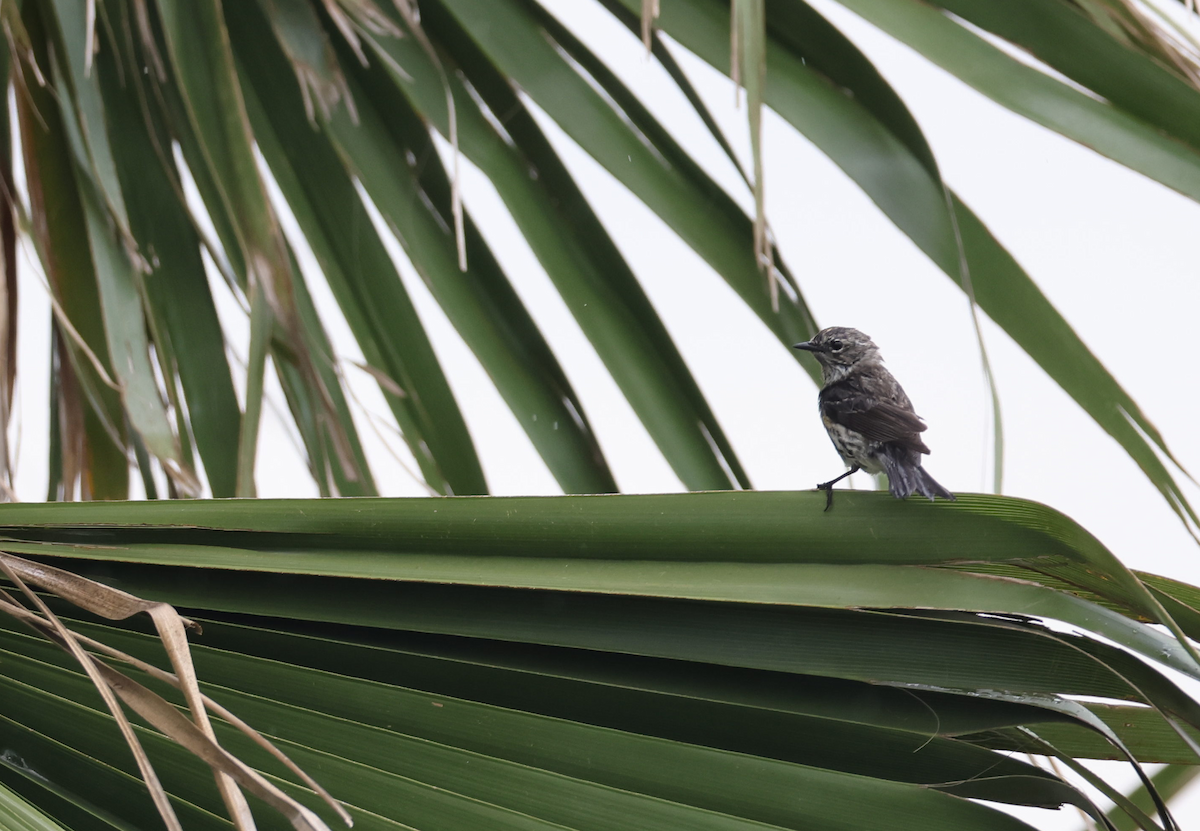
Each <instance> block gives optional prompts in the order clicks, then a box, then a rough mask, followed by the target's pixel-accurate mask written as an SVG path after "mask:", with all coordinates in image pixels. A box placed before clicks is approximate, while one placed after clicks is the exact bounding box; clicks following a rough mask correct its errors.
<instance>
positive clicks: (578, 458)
mask: <svg viewBox="0 0 1200 831" xmlns="http://www.w3.org/2000/svg"><path fill="white" fill-rule="evenodd" d="M359 74H360V76H361V75H363V74H365V73H359ZM372 82H373V83H372ZM366 83H368V84H371V85H372V86H373V87H374V90H373V91H374V95H364V94H363V89H361V88H358V87H357V86H356V87H355V90H356V91H355V100H356V101H357V104H356V112H357V115H358V119H357V123H355V122H354V120H353V119H352V118H351V116H350V114H349V113H348V112H346V111H345V110H340V111H338V112H336V113H334V114H333V116H332V118H331V120H330V121H329V122H328V124H327V125H326V130H327V132H328V134H329V135H330V136H331V138H332V140H333V142H334V144H335V147H336V148H337V149H338V151H339V153H340V154H341V155H342V157H343V158H344V159H345V161H346V165H347V167H348V169H350V170H351V171H352V172H353V173H354V175H355V176H356V178H357V179H358V181H359V182H360V183H361V184H362V186H363V187H364V188H365V189H366V191H367V193H368V194H370V196H371V199H372V201H373V202H374V203H375V205H376V207H377V208H379V210H380V213H381V214H382V215H383V217H384V218H385V219H386V220H387V221H388V223H389V224H390V225H391V227H392V228H393V229H394V230H395V233H396V237H397V239H399V240H400V241H401V243H402V244H403V245H404V246H405V250H406V251H407V253H408V255H409V258H410V259H411V260H412V262H413V265H414V266H415V267H416V268H417V269H418V271H419V272H420V274H421V275H422V277H423V278H424V280H425V282H426V285H428V286H429V288H430V290H431V291H432V293H433V295H434V297H435V298H436V299H437V300H438V302H439V303H440V304H441V306H442V308H443V309H444V310H445V311H446V313H447V315H448V316H449V317H450V320H451V321H452V322H453V323H454V324H455V327H456V328H457V329H458V331H459V334H461V335H462V337H463V339H464V340H465V341H466V343H467V344H468V345H469V346H470V347H471V349H472V350H473V351H474V352H475V355H476V356H477V357H478V358H479V360H480V362H481V364H482V365H483V367H484V369H485V370H487V372H488V374H489V376H490V377H491V378H492V380H493V381H494V382H495V384H496V387H497V389H498V390H499V392H500V394H501V395H502V396H503V397H504V399H505V401H506V402H507V403H508V405H509V408H510V409H511V410H512V411H513V414H514V415H515V416H516V417H517V420H518V422H519V423H520V425H521V427H522V428H523V429H524V430H525V432H526V433H527V434H528V435H529V438H530V440H531V441H532V442H533V445H534V447H535V448H537V450H538V453H539V454H540V455H541V456H542V458H543V459H544V460H545V461H546V464H547V466H548V467H549V469H550V472H551V473H552V474H554V476H555V478H556V480H557V481H558V483H559V485H560V486H561V487H562V489H563V490H564V491H565V492H567V493H606V492H609V493H611V492H614V491H616V490H617V486H616V482H615V481H614V480H613V477H612V473H611V472H610V471H609V469H608V465H607V464H606V463H605V461H604V457H603V454H602V453H601V450H600V446H599V444H598V443H597V440H596V437H595V434H594V433H593V432H592V430H591V426H590V425H589V424H588V422H587V419H586V415H585V414H584V411H583V406H582V404H581V403H580V401H579V399H578V397H577V396H576V395H575V392H574V390H572V389H571V386H570V382H569V381H568V380H567V377H566V375H565V374H564V373H563V371H562V368H561V367H560V366H559V364H558V361H557V359H556V358H555V357H554V355H553V353H552V352H551V351H550V347H549V345H548V344H547V343H546V342H545V340H544V338H543V337H542V335H541V333H540V332H539V331H538V329H537V327H536V325H535V324H534V322H533V319H532V318H531V317H530V316H529V313H528V312H527V311H526V309H525V307H524V305H522V303H521V301H520V298H519V297H518V296H517V294H516V292H515V291H513V288H512V286H511V285H510V283H509V281H508V277H507V276H506V275H505V274H504V272H503V271H502V269H501V268H500V265H499V263H497V262H496V260H495V257H494V256H493V255H492V252H491V250H490V249H489V248H488V247H487V244H486V242H485V241H484V240H483V237H482V236H481V235H480V234H479V231H478V229H477V228H476V227H475V223H474V222H473V221H472V219H471V217H470V215H469V214H468V215H467V216H466V218H465V234H466V251H467V263H468V267H467V271H466V272H460V271H459V270H458V265H457V261H456V257H457V253H456V248H455V240H454V232H453V230H452V227H451V226H452V219H451V185H450V182H449V180H448V179H447V177H446V174H445V171H444V170H443V169H442V166H441V162H440V161H439V159H438V156H437V152H436V148H435V147H434V144H433V141H432V139H431V137H430V135H429V132H428V127H427V126H426V125H425V124H424V123H423V122H422V121H421V120H420V118H419V116H418V115H417V114H416V113H415V112H413V111H412V109H411V107H410V106H409V104H408V101H407V100H406V99H405V98H404V97H403V95H401V94H400V93H399V92H398V91H396V90H394V89H392V90H388V89H381V86H383V85H388V84H389V81H388V78H387V76H386V75H385V74H383V73H382V72H381V71H380V70H376V71H375V72H374V73H371V75H370V77H368V78H366ZM389 93H390V94H389ZM380 98H381V99H382V100H377V99H380ZM381 105H382V106H386V107H387V110H386V112H387V125H385V123H384V121H383V120H382V119H381V117H380V114H379V112H378V110H377V107H380V106H381ZM388 125H390V126H391V127H392V129H393V130H395V131H397V132H402V133H403V138H402V139H401V138H399V137H393V135H390V134H389V132H388V129H387V126H388ZM460 130H461V127H460ZM406 157H407V158H414V159H418V160H420V161H419V163H418V164H417V165H416V166H415V167H413V166H410V165H409V164H408V162H407V161H406Z"/></svg>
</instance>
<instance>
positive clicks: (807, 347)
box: [792, 340, 825, 352]
mask: <svg viewBox="0 0 1200 831" xmlns="http://www.w3.org/2000/svg"><path fill="white" fill-rule="evenodd" d="M792 349H803V350H804V351H805V352H824V351H825V349H824V348H823V347H821V346H819V345H818V344H815V343H813V342H812V341H810V340H806V341H805V342H804V343H796V344H792Z"/></svg>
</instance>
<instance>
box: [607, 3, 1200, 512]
mask: <svg viewBox="0 0 1200 831" xmlns="http://www.w3.org/2000/svg"><path fill="white" fill-rule="evenodd" d="M1037 1H1038V0H1031V2H1037ZM621 2H623V3H625V5H626V6H627V7H632V5H633V3H634V0H621ZM726 14H727V12H726V11H723V8H722V6H721V5H720V4H718V3H716V2H714V0H664V2H663V5H662V15H661V17H660V19H659V21H660V25H661V27H662V29H663V30H664V31H666V32H667V33H668V34H670V35H672V36H673V37H674V38H676V39H677V40H679V41H680V43H682V44H683V45H684V46H686V47H687V48H689V49H691V50H692V51H693V52H695V53H696V54H697V55H698V56H699V57H701V58H702V59H703V60H705V61H707V62H708V63H710V64H712V65H713V66H716V67H718V68H720V67H724V66H726V65H728V59H729V39H728V37H727V31H726V28H725V27H726V25H727V24H726V20H725V17H726ZM768 34H769V35H770V34H771V30H770V29H768ZM802 34H803V30H801V32H799V33H795V32H794V33H793V35H794V36H795V37H799V36H801V35H802ZM798 46H799V44H798V43H797V42H796V41H795V40H793V39H788V40H784V39H777V38H773V37H772V38H769V44H768V53H767V67H768V68H767V73H768V77H769V78H770V79H771V83H770V84H769V85H768V87H767V92H766V95H767V98H766V100H767V103H768V104H769V105H770V106H771V107H772V108H773V109H775V110H776V112H778V113H779V115H781V116H782V117H783V118H785V119H786V120H787V121H788V122H789V123H791V124H792V125H793V126H794V127H795V128H796V129H797V130H799V131H800V132H802V133H803V134H804V135H805V136H807V137H808V138H809V139H810V140H811V141H812V142H813V143H814V144H815V145H816V146H817V147H818V148H820V149H821V151H822V152H824V153H825V154H826V155H828V156H829V157H830V159H831V160H833V162H834V163H835V164H837V165H838V166H839V167H841V168H842V169H843V170H844V171H845V172H846V174H847V175H848V176H850V177H851V178H852V179H853V180H854V181H855V182H856V183H858V185H859V186H860V187H861V188H863V190H864V191H865V192H866V193H867V195H868V196H870V198H871V199H872V200H873V201H874V202H875V203H876V204H877V205H878V206H879V207H880V209H881V210H882V211H883V212H884V213H885V214H886V215H887V216H888V217H889V218H891V219H892V221H893V222H895V223H896V225H897V227H899V228H900V230H902V231H903V232H904V233H905V234H907V235H908V236H909V237H910V238H911V239H912V240H913V241H914V242H915V243H916V244H917V246H918V247H920V248H921V250H922V251H924V252H925V253H926V254H927V255H928V256H929V257H930V259H932V260H933V261H934V262H935V263H936V264H937V265H938V267H939V268H941V269H942V270H943V271H944V272H945V273H946V274H947V275H948V276H950V277H951V279H953V280H955V281H956V282H959V283H960V285H961V284H962V283H961V281H962V275H961V273H960V269H959V262H960V261H959V249H958V245H957V242H956V235H955V233H954V228H953V226H952V225H951V223H950V216H949V213H948V209H947V197H946V190H945V188H944V186H943V185H942V183H941V182H940V180H939V179H938V178H937V177H936V175H934V174H933V173H931V171H930V169H929V167H928V159H927V158H925V156H924V154H923V153H914V151H913V149H912V143H913V137H912V135H911V132H910V131H909V130H907V129H903V130H901V131H899V132H893V131H892V130H890V129H888V127H887V123H889V122H890V121H894V120H896V118H897V117H896V115H895V113H894V108H889V109H888V110H887V111H888V112H889V113H891V116H890V117H889V122H881V121H880V117H879V116H878V115H876V112H875V111H874V110H873V109H870V108H868V107H867V106H866V105H864V104H861V103H859V102H858V101H857V99H856V97H855V96H848V95H844V94H842V93H841V92H840V91H839V89H840V87H841V86H843V85H845V84H846V83H848V82H850V81H851V79H852V78H853V77H855V76H856V74H857V75H860V76H861V77H864V78H866V79H867V81H868V82H869V88H870V89H871V90H873V91H874V93H876V95H877V94H878V89H877V87H878V78H877V76H875V78H873V79H872V78H871V77H870V75H869V74H868V75H863V74H862V71H861V69H856V70H855V72H854V73H851V72H848V71H846V70H844V69H842V70H839V72H838V74H837V75H836V76H835V80H834V83H831V82H830V81H831V79H830V78H827V77H826V76H824V75H822V74H820V73H818V72H816V71H814V70H813V69H811V68H809V67H808V66H807V65H806V61H805V56H804V51H802V50H801V49H799V48H797V47H798ZM863 61H865V59H864V58H861V56H860V58H859V60H858V61H856V62H855V65H858V64H861V63H862V62H863ZM830 71H833V70H830ZM874 107H875V110H878V108H879V105H878V104H877V105H874ZM900 123H901V126H903V125H904V123H905V120H904V119H900ZM950 203H951V207H952V209H953V210H954V212H955V215H956V218H957V222H958V226H959V230H960V232H961V233H960V236H961V239H962V244H963V248H964V250H965V255H966V259H967V263H968V265H969V268H970V276H971V284H972V287H973V289H974V296H975V299H976V301H977V302H978V303H979V306H980V308H982V309H983V310H984V311H985V312H987V314H988V315H989V316H990V317H991V318H992V319H993V320H994V321H995V322H996V323H997V324H998V325H999V326H1000V327H1001V328H1003V329H1004V330H1005V331H1006V332H1008V333H1009V335H1010V336H1011V337H1012V338H1013V339H1014V340H1015V341H1016V342H1017V343H1018V344H1020V345H1021V347H1022V348H1023V349H1024V350H1025V351H1026V352H1028V353H1029V355H1030V357H1032V358H1033V359H1034V360H1035V361H1037V363H1038V364H1039V365H1040V366H1041V367H1042V368H1043V369H1044V370H1045V371H1046V373H1047V374H1048V375H1050V377H1052V378H1053V379H1054V380H1055V382H1056V383H1058V384H1059V386H1061V387H1062V388H1063V389H1064V390H1065V391H1066V392H1067V393H1068V394H1069V395H1070V396H1071V397H1072V398H1074V399H1075V401H1076V402H1077V403H1078V404H1079V405H1080V406H1081V407H1083V409H1084V410H1085V411H1086V412H1087V413H1088V414H1089V415H1090V416H1091V417H1092V418H1093V419H1095V421H1096V423H1097V424H1099V425H1100V426H1101V427H1102V428H1104V430H1105V431H1106V432H1108V433H1109V435H1111V436H1113V438H1115V439H1116V440H1117V441H1118V442H1119V443H1120V444H1121V446H1122V447H1123V448H1124V449H1125V451H1126V452H1127V453H1129V455H1130V457H1131V458H1133V460H1134V461H1135V462H1137V464H1138V466H1139V467H1141V468H1142V471H1143V472H1144V473H1145V474H1146V476H1147V478H1149V479H1150V481H1151V482H1152V483H1153V484H1154V486H1155V487H1156V488H1158V490H1159V491H1160V492H1161V493H1162V494H1163V497H1164V498H1165V499H1166V500H1167V503H1168V504H1169V505H1170V506H1171V508H1172V510H1174V511H1175V512H1176V513H1177V514H1178V515H1179V517H1180V519H1181V520H1182V521H1183V522H1184V524H1185V525H1186V526H1187V527H1188V528H1189V529H1193V530H1194V529H1195V528H1196V526H1197V525H1200V518H1198V517H1197V515H1196V512H1195V510H1194V509H1193V508H1192V506H1191V505H1190V504H1189V503H1188V501H1187V499H1186V497H1185V496H1184V494H1183V492H1182V491H1181V490H1180V489H1179V486H1178V485H1177V484H1176V483H1175V481H1174V478H1173V477H1172V475H1171V473H1170V471H1169V470H1168V469H1167V467H1166V465H1165V464H1164V463H1163V461H1162V458H1161V457H1160V455H1159V454H1160V453H1161V454H1162V455H1164V456H1166V457H1167V458H1172V457H1171V454H1170V451H1169V450H1168V449H1167V447H1166V444H1165V442H1164V441H1163V439H1162V437H1161V435H1160V434H1159V433H1158V430H1157V429H1156V428H1155V427H1154V425H1153V424H1151V423H1150V421H1149V420H1148V419H1147V418H1146V417H1145V415H1144V414H1143V413H1142V412H1141V410H1140V408H1139V407H1138V406H1137V404H1136V403H1135V402H1134V401H1133V399H1131V398H1130V397H1129V395H1128V394H1127V393H1126V392H1125V391H1124V390H1123V389H1122V388H1121V387H1120V385H1119V384H1118V383H1117V382H1116V380H1115V379H1113V377H1112V376H1111V375H1110V374H1109V373H1108V371H1107V370H1106V369H1105V368H1104V367H1103V366H1102V365H1101V364H1100V362H1099V361H1098V360H1096V357H1095V356H1094V355H1093V354H1092V353H1091V352H1090V351H1089V350H1088V348H1087V347H1086V346H1085V345H1084V344H1083V342H1082V341H1080V340H1079V338H1078V336H1077V335H1076V334H1075V333H1074V332H1073V331H1072V330H1071V328H1070V326H1069V325H1068V324H1067V322H1066V321H1065V320H1064V319H1063V318H1062V316H1061V315H1060V314H1059V313H1058V311H1057V310H1056V309H1054V307H1053V306H1051V305H1050V303H1049V302H1048V301H1047V300H1046V298H1045V296H1044V295H1042V293H1041V292H1040V291H1039V290H1038V288H1037V287H1036V285H1034V283H1033V282H1032V280H1030V279H1029V277H1028V275H1026V274H1025V272H1024V271H1023V270H1022V269H1021V267H1020V265H1019V264H1018V263H1017V262H1016V261H1015V260H1014V259H1013V258H1012V256H1011V255H1010V254H1009V253H1008V252H1007V251H1006V250H1005V249H1004V248H1003V247H1002V246H1001V245H1000V244H999V243H998V242H997V241H996V239H995V237H993V236H992V235H991V233H990V232H989V231H988V230H987V228H986V227H985V226H984V225H983V224H982V222H980V220H979V219H978V218H977V217H976V216H975V215H974V214H973V213H972V212H971V211H970V210H969V209H968V208H967V207H966V206H965V205H964V204H963V203H962V201H961V200H959V199H958V197H957V196H955V195H953V193H951V199H950ZM1147 437H1148V438H1149V440H1147Z"/></svg>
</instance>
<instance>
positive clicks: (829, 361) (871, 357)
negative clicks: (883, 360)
mask: <svg viewBox="0 0 1200 831" xmlns="http://www.w3.org/2000/svg"><path fill="white" fill-rule="evenodd" d="M793 348H794V349H803V350H805V351H806V352H811V353H813V357H815V358H816V359H817V362H818V363H820V364H821V370H822V371H823V373H824V375H825V380H826V382H829V381H835V380H837V379H839V378H844V377H845V376H846V375H848V374H849V373H850V371H851V370H852V369H853V368H854V367H856V366H858V365H859V364H863V363H870V362H874V361H879V360H880V358H879V347H878V346H876V345H875V342H874V341H873V340H871V339H870V338H869V337H867V336H866V335H864V334H863V333H862V332H860V331H858V330H857V329H848V328H846V327H845V326H831V327H829V328H828V329H822V330H821V331H820V332H817V334H816V337H814V338H813V339H812V340H809V341H805V342H804V343H798V344H796V345H795V346H794V347H793Z"/></svg>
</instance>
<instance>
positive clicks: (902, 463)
mask: <svg viewBox="0 0 1200 831" xmlns="http://www.w3.org/2000/svg"><path fill="white" fill-rule="evenodd" d="M914 455H915V454H914ZM880 459H881V460H882V461H883V467H884V470H885V471H886V472H887V476H888V490H889V491H891V493H892V496H894V497H896V498H897V499H907V498H908V497H909V496H911V495H912V494H914V493H919V494H921V496H924V497H928V498H929V499H933V498H934V497H935V496H940V497H941V498H942V499H949V500H953V499H954V494H952V493H950V491H948V490H946V489H945V488H943V487H942V486H941V485H939V484H938V483H937V480H936V479H934V478H933V477H932V476H930V475H929V473H928V472H927V471H926V470H925V468H923V467H921V465H919V464H913V463H912V462H910V461H909V460H907V459H896V458H893V457H892V455H891V454H890V453H884V454H880Z"/></svg>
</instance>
